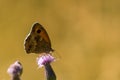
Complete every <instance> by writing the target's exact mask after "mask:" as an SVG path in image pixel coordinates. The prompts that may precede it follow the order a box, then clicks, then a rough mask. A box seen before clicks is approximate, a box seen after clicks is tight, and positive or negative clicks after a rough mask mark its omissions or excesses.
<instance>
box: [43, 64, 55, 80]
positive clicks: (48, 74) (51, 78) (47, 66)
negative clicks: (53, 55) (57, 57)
mask: <svg viewBox="0 0 120 80" xmlns="http://www.w3.org/2000/svg"><path fill="white" fill-rule="evenodd" d="M45 71H46V77H47V78H46V80H56V75H55V72H54V71H53V69H52V67H51V65H50V64H49V63H47V64H45Z"/></svg>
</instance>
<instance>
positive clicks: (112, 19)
mask: <svg viewBox="0 0 120 80" xmlns="http://www.w3.org/2000/svg"><path fill="white" fill-rule="evenodd" d="M34 22H39V23H41V24H42V25H43V26H44V27H45V29H46V30H47V32H48V33H49V37H50V39H51V42H52V47H53V49H55V52H54V53H53V54H55V55H57V61H56V62H54V63H52V67H53V69H54V71H55V73H56V75H57V80H120V1H119V0H0V37H1V38H0V45H1V47H0V80H10V76H9V75H8V74H7V68H8V67H9V65H10V64H12V63H14V62H15V61H16V60H19V61H20V62H21V63H22V65H23V68H24V71H23V74H22V76H21V79H22V80H45V79H44V78H45V76H44V68H42V69H38V66H37V63H36V58H37V57H38V55H36V54H26V53H25V51H24V39H25V37H26V36H27V34H28V33H29V31H30V29H31V26H32V24H33V23H34Z"/></svg>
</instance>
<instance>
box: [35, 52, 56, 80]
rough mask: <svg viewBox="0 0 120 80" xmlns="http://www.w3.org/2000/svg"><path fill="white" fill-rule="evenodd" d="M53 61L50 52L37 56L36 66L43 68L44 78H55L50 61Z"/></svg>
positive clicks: (51, 79)
mask: <svg viewBox="0 0 120 80" xmlns="http://www.w3.org/2000/svg"><path fill="white" fill-rule="evenodd" d="M53 61H55V58H54V57H53V56H51V55H50V54H45V55H42V56H40V57H38V58H37V62H38V66H39V67H43V66H44V68H45V73H46V79H47V80H56V75H55V72H54V71H53V69H52V67H51V65H50V63H51V62H53Z"/></svg>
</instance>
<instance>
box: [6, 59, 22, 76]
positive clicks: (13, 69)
mask: <svg viewBox="0 0 120 80" xmlns="http://www.w3.org/2000/svg"><path fill="white" fill-rule="evenodd" d="M22 70H23V68H22V65H21V63H20V62H19V61H16V62H15V63H13V64H11V65H10V67H9V68H8V70H7V73H8V74H9V75H11V76H20V75H21V74H22Z"/></svg>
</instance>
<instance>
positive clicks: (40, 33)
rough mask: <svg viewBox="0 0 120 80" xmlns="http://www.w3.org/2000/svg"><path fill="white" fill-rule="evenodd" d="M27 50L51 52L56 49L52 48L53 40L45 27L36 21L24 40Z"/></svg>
mask: <svg viewBox="0 0 120 80" xmlns="http://www.w3.org/2000/svg"><path fill="white" fill-rule="evenodd" d="M24 46H25V51H26V53H27V54H29V53H36V54H41V53H50V52H53V51H54V50H53V49H52V48H51V41H50V38H49V36H48V33H47V32H46V30H45V28H44V27H43V26H42V25H41V24H39V23H35V24H33V26H32V29H31V31H30V33H29V34H28V36H27V37H26V39H25V42H24Z"/></svg>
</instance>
